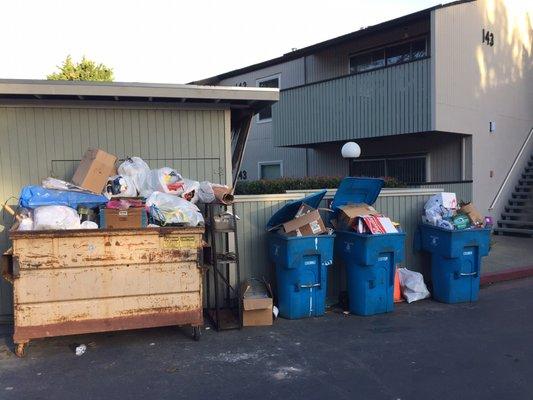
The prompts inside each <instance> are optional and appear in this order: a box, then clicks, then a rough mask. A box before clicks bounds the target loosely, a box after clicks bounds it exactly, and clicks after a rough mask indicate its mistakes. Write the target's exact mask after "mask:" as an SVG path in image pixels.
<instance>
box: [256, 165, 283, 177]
mask: <svg viewBox="0 0 533 400" xmlns="http://www.w3.org/2000/svg"><path fill="white" fill-rule="evenodd" d="M260 173H261V176H260V177H259V178H260V179H278V178H281V164H279V163H277V164H261V165H260Z"/></svg>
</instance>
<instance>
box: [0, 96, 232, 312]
mask: <svg viewBox="0 0 533 400" xmlns="http://www.w3.org/2000/svg"><path fill="white" fill-rule="evenodd" d="M225 123H226V120H225V118H224V110H197V109H175V108H174V109H172V108H169V107H161V108H157V107H155V106H148V105H147V106H146V107H145V108H144V107H141V106H137V107H132V108H127V107H122V108H121V107H119V106H115V107H107V106H94V107H84V108H81V107H80V106H69V105H65V106H60V107H59V106H51V107H47V106H12V105H0V200H1V201H2V203H4V202H5V201H6V200H8V199H9V198H10V197H15V199H11V200H10V201H8V203H9V204H12V205H13V204H16V203H17V199H16V197H18V195H19V192H20V189H21V188H22V187H23V186H25V185H29V184H40V183H41V180H42V179H43V178H46V177H48V176H54V177H56V178H60V179H65V180H70V179H71V177H72V175H73V173H74V170H75V169H76V167H77V165H78V163H79V160H80V159H81V157H82V156H83V153H84V152H85V150H86V149H87V148H88V147H98V148H101V149H103V150H105V151H108V152H110V153H113V154H115V155H117V156H118V157H119V158H121V159H123V158H124V157H126V156H130V155H136V156H140V157H142V158H143V159H145V160H146V161H147V162H148V164H149V165H150V167H152V168H159V167H163V166H169V167H173V168H175V169H176V170H177V171H178V172H180V173H181V174H182V175H183V176H185V177H190V178H193V179H197V180H209V181H212V182H217V183H225V177H226V168H225V166H226V159H225V154H226V153H225V140H224V133H225V129H226V127H225ZM1 224H2V225H3V226H0V229H1V232H0V251H2V253H3V252H4V251H5V250H6V249H7V247H8V246H9V244H8V240H7V231H8V230H9V228H10V226H11V217H10V216H9V215H8V214H4V218H3V221H2V222H1ZM11 296H12V292H11V287H10V285H9V284H7V283H6V282H5V281H4V280H3V279H2V280H1V282H0V320H1V319H2V318H9V316H8V314H11V312H12V299H11Z"/></svg>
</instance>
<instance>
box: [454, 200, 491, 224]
mask: <svg viewBox="0 0 533 400" xmlns="http://www.w3.org/2000/svg"><path fill="white" fill-rule="evenodd" d="M459 213H460V214H465V215H466V216H467V217H468V219H469V220H470V222H472V224H474V225H483V224H484V223H485V218H483V215H481V214H480V213H479V211H478V210H477V209H476V207H474V205H473V204H472V203H465V204H462V205H461V208H460V209H459Z"/></svg>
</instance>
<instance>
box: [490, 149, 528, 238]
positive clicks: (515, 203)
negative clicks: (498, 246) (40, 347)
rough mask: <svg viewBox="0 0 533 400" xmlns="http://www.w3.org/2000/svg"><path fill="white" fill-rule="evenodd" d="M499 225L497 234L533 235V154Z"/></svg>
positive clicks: (496, 229) (495, 230) (496, 230)
mask: <svg viewBox="0 0 533 400" xmlns="http://www.w3.org/2000/svg"><path fill="white" fill-rule="evenodd" d="M497 225H498V226H497V228H495V229H494V233H496V234H499V235H515V236H530V237H533V154H532V155H531V156H530V157H529V161H528V163H527V166H526V167H525V169H524V171H523V172H522V175H521V178H520V179H519V180H518V185H516V186H515V188H514V191H513V192H512V193H511V198H510V199H509V201H508V205H506V206H505V211H504V212H502V216H501V219H500V220H498V224H497Z"/></svg>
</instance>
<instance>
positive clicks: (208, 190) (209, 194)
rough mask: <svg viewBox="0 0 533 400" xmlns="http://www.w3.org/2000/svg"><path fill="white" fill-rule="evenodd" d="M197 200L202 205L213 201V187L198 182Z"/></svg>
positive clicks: (207, 183)
mask: <svg viewBox="0 0 533 400" xmlns="http://www.w3.org/2000/svg"><path fill="white" fill-rule="evenodd" d="M198 200H200V202H201V203H204V204H208V203H212V202H214V201H215V192H214V191H213V186H211V183H210V182H207V181H203V182H200V186H199V187H198Z"/></svg>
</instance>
